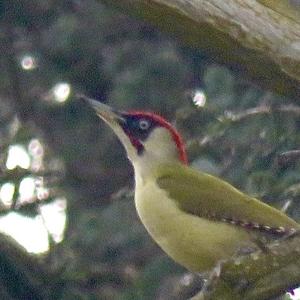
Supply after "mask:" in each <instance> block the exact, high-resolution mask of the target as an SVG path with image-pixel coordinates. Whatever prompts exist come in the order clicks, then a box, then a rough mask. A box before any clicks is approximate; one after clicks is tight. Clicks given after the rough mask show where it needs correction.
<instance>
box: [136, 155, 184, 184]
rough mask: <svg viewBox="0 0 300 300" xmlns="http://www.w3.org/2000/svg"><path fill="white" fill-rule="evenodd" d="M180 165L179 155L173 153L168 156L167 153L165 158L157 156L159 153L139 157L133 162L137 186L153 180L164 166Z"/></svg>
mask: <svg viewBox="0 0 300 300" xmlns="http://www.w3.org/2000/svg"><path fill="white" fill-rule="evenodd" d="M178 163H180V160H179V159H178V154H177V153H176V152H175V153H174V152H173V151H171V152H169V153H168V154H167V153H165V155H163V156H159V155H157V151H156V153H151V152H147V153H144V154H143V156H141V157H137V158H136V159H135V160H133V161H132V164H133V167H134V173H135V181H136V184H137V185H138V184H144V183H145V181H147V180H148V179H151V178H152V177H153V174H154V173H155V171H156V170H157V168H158V167H161V166H162V165H164V164H168V165H170V164H178Z"/></svg>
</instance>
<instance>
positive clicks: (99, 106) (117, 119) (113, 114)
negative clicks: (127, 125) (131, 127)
mask: <svg viewBox="0 0 300 300" xmlns="http://www.w3.org/2000/svg"><path fill="white" fill-rule="evenodd" d="M79 98H80V99H83V100H85V101H86V102H88V103H89V104H90V106H91V107H92V108H93V109H94V110H95V112H96V114H97V115H98V116H99V117H100V118H101V119H102V120H103V121H105V122H106V123H108V125H110V126H112V127H113V126H114V125H117V124H118V125H121V124H122V123H124V122H125V119H124V118H123V117H122V114H121V113H120V112H118V111H116V110H114V109H113V108H111V107H110V106H108V105H106V104H104V103H102V102H99V101H96V100H94V99H91V98H88V97H86V96H81V95H80V96H79Z"/></svg>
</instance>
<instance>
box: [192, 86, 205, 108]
mask: <svg viewBox="0 0 300 300" xmlns="http://www.w3.org/2000/svg"><path fill="white" fill-rule="evenodd" d="M193 103H194V104H195V105H196V106H198V107H203V106H204V105H205V104H206V95H205V93H204V91H203V90H196V91H195V92H194V96H193Z"/></svg>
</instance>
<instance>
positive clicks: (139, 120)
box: [88, 99, 299, 272]
mask: <svg viewBox="0 0 300 300" xmlns="http://www.w3.org/2000/svg"><path fill="white" fill-rule="evenodd" d="M88 100H89V102H90V104H91V105H92V106H93V108H94V109H95V111H96V113H97V115H98V116H99V117H100V118H101V119H103V120H104V121H105V122H106V123H107V124H108V125H109V126H110V127H111V128H112V129H113V131H114V132H115V134H116V135H117V136H118V138H119V139H120V141H121V142H122V144H123V145H124V147H125V149H126V151H127V155H128V158H129V159H130V161H131V162H132V164H133V167H134V171H135V206H136V210H137V213H138V215H139V217H140V219H141V221H142V223H143V224H144V226H145V227H146V229H147V231H148V232H149V234H150V235H151V237H152V238H153V239H154V240H155V242H156V243H157V244H158V245H159V246H160V247H161V248H162V249H163V250H164V251H165V252H166V253H167V254H168V255H169V256H170V257H172V258H173V259H174V260H175V261H176V262H178V263H179V264H181V265H183V266H185V267H186V268H187V269H189V270H191V271H197V272H204V271H209V270H211V269H213V267H214V266H216V265H217V264H218V263H219V262H220V261H223V260H226V259H229V258H231V257H232V256H233V255H236V254H238V253H242V252H243V249H253V250H255V249H258V246H257V245H258V244H260V243H257V242H258V240H261V239H262V238H264V239H266V238H267V239H268V240H272V239H276V238H280V237H283V236H285V235H288V234H291V233H293V232H295V231H296V230H297V229H299V224H298V223H296V222H295V221H294V220H292V219H290V218H289V217H287V216H286V215H285V214H284V213H282V212H281V211H279V210H277V209H275V208H272V207H271V206H269V205H267V204H264V203H263V202H261V201H259V200H257V199H255V198H252V197H250V196H247V195H245V194H243V193H242V192H240V191H239V190H237V189H236V188H234V187H233V186H232V185H230V184H229V183H227V182H225V181H223V180H221V179H219V178H217V177H214V176H211V175H209V174H206V173H203V172H199V171H197V170H195V169H193V168H191V167H189V166H188V165H187V156H186V152H185V148H184V145H183V142H182V139H181V137H180V135H179V134H178V132H177V131H176V130H175V129H174V127H172V125H171V124H170V123H169V122H167V121H166V120H165V119H163V118H162V117H160V116H158V115H156V114H153V113H149V112H140V111H133V112H118V111H116V110H114V109H112V108H110V107H109V106H107V105H105V104H102V103H100V102H97V101H94V100H91V99H88ZM248 251H249V250H248Z"/></svg>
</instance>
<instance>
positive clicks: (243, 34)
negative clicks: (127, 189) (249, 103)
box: [102, 0, 300, 100]
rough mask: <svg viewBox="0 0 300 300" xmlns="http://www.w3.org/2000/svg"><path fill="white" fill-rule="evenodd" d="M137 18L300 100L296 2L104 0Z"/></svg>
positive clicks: (299, 34) (298, 9)
mask: <svg viewBox="0 0 300 300" xmlns="http://www.w3.org/2000/svg"><path fill="white" fill-rule="evenodd" d="M102 2H105V3H107V4H109V5H113V6H115V7H118V8H120V9H121V10H122V11H127V12H129V13H130V14H134V15H137V16H139V17H141V18H142V19H144V20H147V21H150V22H151V23H152V24H154V25H156V26H158V27H160V28H161V29H163V30H164V31H167V32H170V33H173V34H175V36H176V37H178V38H179V39H181V40H182V41H184V42H185V43H186V44H189V45H191V46H193V47H195V48H198V49H200V50H201V51H203V52H204V53H205V54H206V55H207V57H208V58H210V59H212V60H213V61H217V62H218V63H222V64H225V65H227V66H229V67H230V68H232V69H233V70H236V71H238V72H239V73H242V74H245V75H246V76H247V77H248V78H250V79H251V80H252V81H254V82H256V83H258V84H259V85H260V86H262V87H264V88H268V89H271V90H273V91H275V92H277V93H280V94H283V95H288V96H290V97H294V98H295V100H300V84H299V83H300V21H299V20H300V5H299V4H298V2H297V1H268V0H260V1H251V0H228V1H223V0H122V1H116V0H109V1H108V0H102Z"/></svg>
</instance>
